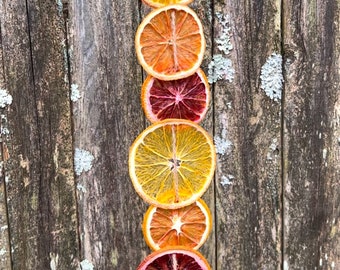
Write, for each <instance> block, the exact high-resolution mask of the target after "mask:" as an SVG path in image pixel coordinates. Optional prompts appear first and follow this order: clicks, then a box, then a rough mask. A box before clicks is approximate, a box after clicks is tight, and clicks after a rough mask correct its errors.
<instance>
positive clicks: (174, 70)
mask: <svg viewBox="0 0 340 270" xmlns="http://www.w3.org/2000/svg"><path fill="white" fill-rule="evenodd" d="M135 47H136V53H137V58H138V61H139V62H140V64H141V65H142V66H143V68H144V69H145V71H146V72H147V73H149V74H151V75H152V76H154V77H156V78H158V79H161V80H176V79H180V78H184V77H187V76H190V75H192V74H193V73H194V72H195V71H196V70H197V69H198V68H199V66H200V65H201V62H202V59H203V55H204V51H205V38H204V34H203V27H202V24H201V22H200V20H199V18H198V17H197V15H196V13H195V12H194V11H193V10H192V9H190V8H189V7H187V6H185V5H168V6H165V7H163V8H159V9H155V10H153V11H151V12H150V13H149V14H148V15H147V16H146V17H145V18H144V20H143V21H142V23H141V24H140V25H139V27H138V29H137V33H136V38H135Z"/></svg>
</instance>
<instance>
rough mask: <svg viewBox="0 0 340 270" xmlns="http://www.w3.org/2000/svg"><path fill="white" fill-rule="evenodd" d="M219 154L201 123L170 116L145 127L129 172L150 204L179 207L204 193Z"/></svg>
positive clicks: (135, 186)
mask: <svg viewBox="0 0 340 270" xmlns="http://www.w3.org/2000/svg"><path fill="white" fill-rule="evenodd" d="M215 165H216V153H215V147H214V144H213V141H212V139H211V138H210V136H209V135H208V133H207V132H206V131H205V130H204V129H203V128H202V127H200V126H199V125H198V124H196V123H194V122H192V121H189V120H184V119H167V120H163V121H160V122H157V123H155V124H153V125H151V126H149V127H148V128H147V129H145V130H144V131H143V132H142V133H141V134H140V135H139V136H138V137H137V139H136V140H135V142H134V143H133V144H132V146H131V148H130V153H129V173H130V177H131V180H132V183H133V185H134V188H135V190H136V192H137V193H138V194H139V195H140V196H141V197H142V198H143V199H144V200H145V201H146V202H148V203H150V204H152V205H155V206H158V207H161V208H165V209H175V208H180V207H183V206H187V205H189V204H191V203H193V202H194V201H196V200H197V199H198V198H199V197H201V196H202V195H203V193H204V192H205V191H206V189H207V188H208V187H209V184H210V182H211V180H212V178H213V175H214V170H215Z"/></svg>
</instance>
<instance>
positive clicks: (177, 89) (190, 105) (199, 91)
mask: <svg viewBox="0 0 340 270" xmlns="http://www.w3.org/2000/svg"><path fill="white" fill-rule="evenodd" d="M141 99H142V107H143V109H144V112H145V115H146V117H147V118H148V119H149V120H150V121H151V122H152V123H154V122H156V121H160V120H164V119H167V118H178V119H187V120H191V121H194V122H196V123H198V122H200V121H201V120H202V119H203V118H204V116H205V114H206V112H207V110H208V105H209V101H210V90H209V83H208V80H207V77H206V76H205V74H204V72H203V71H202V70H201V69H199V70H197V71H196V72H195V73H194V74H193V75H191V76H189V77H186V78H183V79H179V80H172V81H163V80H159V79H157V78H155V77H152V76H151V75H149V76H148V77H147V78H146V80H145V81H144V83H143V86H142V94H141Z"/></svg>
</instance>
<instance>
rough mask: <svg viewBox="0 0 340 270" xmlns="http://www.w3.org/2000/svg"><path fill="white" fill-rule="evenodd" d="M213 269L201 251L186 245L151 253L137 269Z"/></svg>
mask: <svg viewBox="0 0 340 270" xmlns="http://www.w3.org/2000/svg"><path fill="white" fill-rule="evenodd" d="M158 269H161V270H184V269H185V270H211V268H210V266H209V263H208V262H207V260H206V259H205V258H204V257H203V255H202V254H201V253H199V252H198V251H195V250H193V249H189V248H185V247H181V246H178V247H172V248H165V249H160V250H157V251H155V252H153V253H151V254H150V255H149V256H148V257H146V258H145V259H144V261H143V262H142V263H141V264H140V265H139V266H138V268H137V270H158Z"/></svg>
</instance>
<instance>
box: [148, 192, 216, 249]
mask: <svg viewBox="0 0 340 270" xmlns="http://www.w3.org/2000/svg"><path fill="white" fill-rule="evenodd" d="M211 228H212V217H211V213H210V210H209V208H208V206H207V205H206V204H205V202H204V201H203V200H201V199H199V200H198V201H196V202H194V203H193V204H190V205H188V206H185V207H181V208H178V209H163V208H159V207H155V206H150V207H149V209H148V211H147V212H146V213H145V215H144V221H143V235H144V239H145V241H146V243H147V244H148V245H149V247H150V248H152V249H153V250H157V249H160V248H163V247H167V246H178V245H180V246H186V247H190V248H193V249H198V248H200V247H201V246H202V245H203V244H204V242H205V241H206V240H207V238H208V236H209V233H210V232H211Z"/></svg>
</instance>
